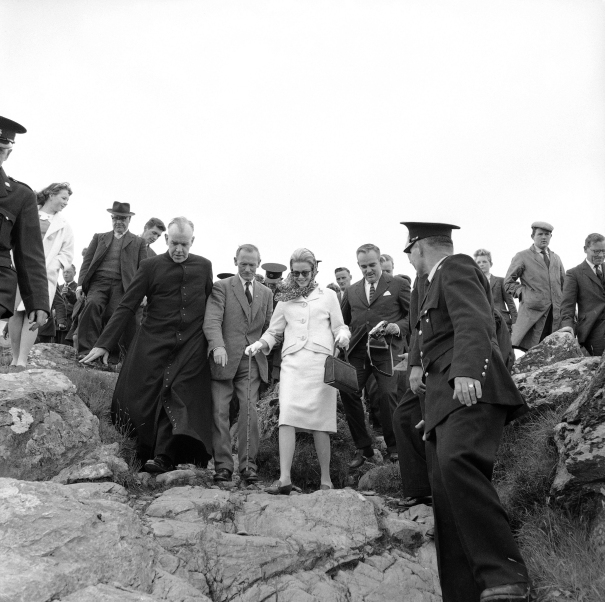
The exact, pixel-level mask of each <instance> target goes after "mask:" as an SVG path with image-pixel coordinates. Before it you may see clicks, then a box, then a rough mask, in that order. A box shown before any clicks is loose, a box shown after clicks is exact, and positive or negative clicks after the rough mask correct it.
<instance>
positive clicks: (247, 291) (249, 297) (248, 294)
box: [246, 282, 252, 305]
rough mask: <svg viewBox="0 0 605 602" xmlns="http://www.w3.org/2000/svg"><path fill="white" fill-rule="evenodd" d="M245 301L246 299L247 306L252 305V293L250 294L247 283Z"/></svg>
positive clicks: (247, 283)
mask: <svg viewBox="0 0 605 602" xmlns="http://www.w3.org/2000/svg"><path fill="white" fill-rule="evenodd" d="M246 299H248V305H252V293H251V292H250V283H249V282H246Z"/></svg>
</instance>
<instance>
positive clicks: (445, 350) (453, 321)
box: [410, 254, 525, 431]
mask: <svg viewBox="0 0 605 602" xmlns="http://www.w3.org/2000/svg"><path fill="white" fill-rule="evenodd" d="M415 328H416V337H415V339H414V346H413V347H412V349H411V351H410V363H411V365H414V366H418V365H421V366H422V368H423V370H424V373H425V378H426V397H425V412H426V417H425V420H426V425H425V430H426V431H430V430H432V429H434V428H435V426H436V425H437V424H439V423H440V422H441V421H442V420H443V419H444V418H445V417H446V416H448V415H449V414H450V413H451V412H453V411H454V410H457V409H458V408H460V406H461V404H460V402H459V401H458V400H457V399H453V397H452V396H453V389H454V379H455V378H456V377H458V376H466V377H469V378H474V379H476V380H478V381H479V382H480V383H481V386H482V390H483V396H482V397H481V402H482V403H492V404H500V405H506V406H511V414H510V417H511V418H512V417H514V416H516V415H517V413H521V412H520V410H521V411H525V409H524V408H525V405H524V403H525V402H524V401H523V398H522V397H521V394H520V393H519V391H518V390H517V387H516V386H515V384H514V382H513V380H512V377H511V375H510V373H509V372H508V370H507V368H506V365H505V364H504V361H503V359H502V355H501V353H500V349H499V347H498V343H497V339H496V327H495V322H494V315H493V308H492V302H491V293H490V285H489V282H488V281H487V278H486V277H485V275H484V274H483V273H482V272H481V270H480V269H479V268H478V267H477V264H476V263H475V262H474V261H473V259H472V258H471V257H469V256H468V255H461V254H460V255H452V256H450V257H448V258H446V259H445V260H444V261H443V262H442V263H441V265H440V266H439V267H438V268H437V270H436V272H435V275H434V276H433V280H432V281H431V282H430V283H429V284H428V285H427V288H426V291H425V296H424V300H423V301H422V303H421V305H420V313H419V316H418V320H417V322H416V327H415Z"/></svg>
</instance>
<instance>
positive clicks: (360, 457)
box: [349, 448, 374, 469]
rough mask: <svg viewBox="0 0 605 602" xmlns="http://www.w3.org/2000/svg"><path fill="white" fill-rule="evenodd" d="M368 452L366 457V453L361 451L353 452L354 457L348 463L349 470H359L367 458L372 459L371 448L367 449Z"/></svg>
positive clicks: (372, 451) (372, 452)
mask: <svg viewBox="0 0 605 602" xmlns="http://www.w3.org/2000/svg"><path fill="white" fill-rule="evenodd" d="M369 450H370V451H369V455H368V452H365V451H364V450H363V449H358V450H357V451H356V452H355V457H354V458H353V459H352V460H351V461H350V462H349V468H351V469H354V468H359V467H360V466H363V465H364V464H365V461H366V460H368V459H369V458H373V457H374V450H373V449H372V448H369Z"/></svg>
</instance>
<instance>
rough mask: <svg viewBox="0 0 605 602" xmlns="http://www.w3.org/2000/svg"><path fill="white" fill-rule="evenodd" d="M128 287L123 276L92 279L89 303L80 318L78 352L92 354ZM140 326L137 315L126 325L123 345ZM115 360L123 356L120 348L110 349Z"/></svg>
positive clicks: (87, 295) (87, 300)
mask: <svg viewBox="0 0 605 602" xmlns="http://www.w3.org/2000/svg"><path fill="white" fill-rule="evenodd" d="M123 296H124V287H123V286H122V280H121V278H120V279H119V280H118V279H114V278H107V277H105V276H95V277H94V278H93V280H92V282H91V283H90V287H89V289H88V292H87V293H86V304H85V305H84V309H83V310H82V313H81V314H80V317H79V322H78V353H83V354H88V353H89V352H90V350H91V349H92V348H93V347H94V346H95V344H96V342H97V340H98V339H99V337H100V336H101V333H102V332H103V328H104V327H105V324H106V323H107V322H108V320H109V318H111V316H112V315H113V312H114V311H115V310H116V309H117V307H118V305H119V304H120V301H121V300H122V297H123ZM135 330H136V324H135V317H134V315H133V316H132V320H129V323H128V324H127V325H126V327H125V328H124V334H123V335H122V337H121V338H120V345H122V346H124V347H125V348H126V349H127V348H128V346H129V344H130V341H131V340H132V337H133V333H134V331H135ZM109 354H110V357H111V359H112V361H117V360H118V359H119V357H120V351H119V348H116V349H110V350H109Z"/></svg>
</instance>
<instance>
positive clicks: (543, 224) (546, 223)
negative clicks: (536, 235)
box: [531, 222, 554, 232]
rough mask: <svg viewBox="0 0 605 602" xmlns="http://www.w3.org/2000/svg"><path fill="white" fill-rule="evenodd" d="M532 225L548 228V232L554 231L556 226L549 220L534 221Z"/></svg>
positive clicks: (533, 226) (543, 228) (542, 228)
mask: <svg viewBox="0 0 605 602" xmlns="http://www.w3.org/2000/svg"><path fill="white" fill-rule="evenodd" d="M531 227H532V228H540V229H541V230H547V231H548V232H552V231H553V230H554V228H553V227H552V226H551V225H550V224H549V223H548V222H534V223H533V224H532V225H531Z"/></svg>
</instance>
